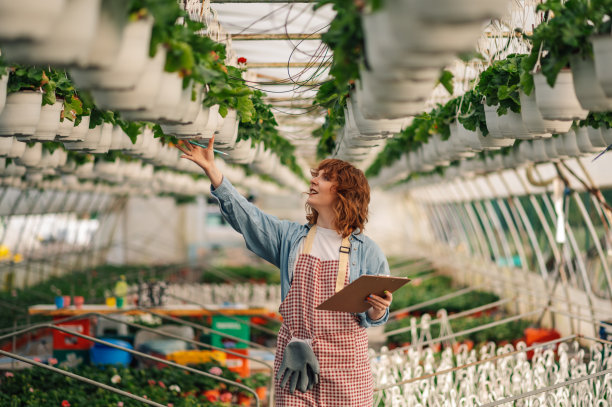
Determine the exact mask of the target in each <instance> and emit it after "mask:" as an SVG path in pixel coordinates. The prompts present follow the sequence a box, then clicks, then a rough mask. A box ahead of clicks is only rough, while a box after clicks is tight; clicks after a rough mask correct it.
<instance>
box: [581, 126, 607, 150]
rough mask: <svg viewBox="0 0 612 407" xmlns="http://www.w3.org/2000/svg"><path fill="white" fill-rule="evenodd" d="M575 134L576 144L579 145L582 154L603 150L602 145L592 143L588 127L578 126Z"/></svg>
mask: <svg viewBox="0 0 612 407" xmlns="http://www.w3.org/2000/svg"><path fill="white" fill-rule="evenodd" d="M575 134H576V144H577V145H578V149H579V150H580V152H581V153H582V154H591V153H597V152H599V151H601V148H600V147H596V146H594V145H593V144H592V143H591V139H590V137H589V133H588V131H587V129H586V127H578V129H577V130H576V131H575Z"/></svg>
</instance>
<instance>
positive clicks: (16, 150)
mask: <svg viewBox="0 0 612 407" xmlns="http://www.w3.org/2000/svg"><path fill="white" fill-rule="evenodd" d="M6 138H8V139H12V140H13V142H12V143H11V150H10V151H9V152H8V153H7V154H6V157H7V158H18V157H21V156H22V155H23V153H24V152H25V149H26V143H24V142H23V141H19V140H17V139H16V138H15V137H6ZM0 139H1V140H4V139H5V137H0Z"/></svg>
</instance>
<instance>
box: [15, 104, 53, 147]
mask: <svg viewBox="0 0 612 407" xmlns="http://www.w3.org/2000/svg"><path fill="white" fill-rule="evenodd" d="M63 108H64V101H63V100H61V99H58V100H57V101H56V102H55V103H54V104H52V105H44V106H43V107H42V108H41V111H40V119H39V120H38V125H37V126H36V131H35V132H34V134H33V135H32V136H30V137H25V138H24V140H21V141H29V140H32V141H53V140H55V136H56V135H57V130H58V129H59V125H60V115H61V114H62V109H63Z"/></svg>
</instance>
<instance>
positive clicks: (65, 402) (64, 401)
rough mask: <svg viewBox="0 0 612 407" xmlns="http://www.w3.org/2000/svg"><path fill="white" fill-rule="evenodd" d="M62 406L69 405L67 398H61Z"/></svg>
mask: <svg viewBox="0 0 612 407" xmlns="http://www.w3.org/2000/svg"><path fill="white" fill-rule="evenodd" d="M62 407H70V403H69V402H68V400H62Z"/></svg>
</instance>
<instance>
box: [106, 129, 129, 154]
mask: <svg viewBox="0 0 612 407" xmlns="http://www.w3.org/2000/svg"><path fill="white" fill-rule="evenodd" d="M126 139H127V140H126ZM126 142H130V143H131V141H129V137H128V135H127V134H126V133H125V131H123V129H122V128H121V126H113V132H112V136H111V142H110V146H109V147H108V149H109V150H123V147H124V144H125V143H126Z"/></svg>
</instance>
